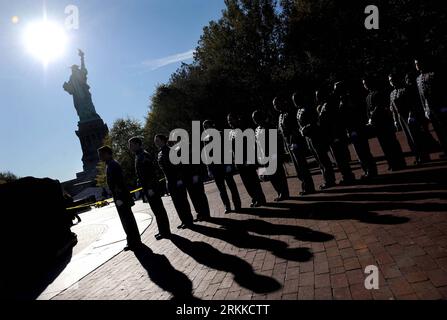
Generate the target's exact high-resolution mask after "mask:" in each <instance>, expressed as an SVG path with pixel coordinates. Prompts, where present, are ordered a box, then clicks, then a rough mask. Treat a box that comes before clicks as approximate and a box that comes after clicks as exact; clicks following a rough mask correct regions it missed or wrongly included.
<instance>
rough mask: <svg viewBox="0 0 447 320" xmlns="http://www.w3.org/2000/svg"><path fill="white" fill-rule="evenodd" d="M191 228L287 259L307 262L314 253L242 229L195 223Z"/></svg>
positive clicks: (237, 244)
mask: <svg viewBox="0 0 447 320" xmlns="http://www.w3.org/2000/svg"><path fill="white" fill-rule="evenodd" d="M191 230H193V231H195V232H198V233H201V234H203V235H204V236H207V237H211V238H216V239H220V240H222V241H225V242H228V243H230V244H232V245H233V246H235V247H238V248H244V249H262V250H267V251H270V252H271V253H272V254H274V255H275V256H277V257H278V258H282V259H286V260H291V261H299V262H305V261H309V260H310V259H311V258H312V253H311V252H310V250H309V249H308V248H289V247H288V244H287V243H285V242H284V241H280V240H275V239H270V238H266V237H260V236H255V235H251V234H249V233H248V232H247V231H246V230H242V229H231V230H227V229H222V228H212V227H208V226H204V225H194V226H193V227H191Z"/></svg>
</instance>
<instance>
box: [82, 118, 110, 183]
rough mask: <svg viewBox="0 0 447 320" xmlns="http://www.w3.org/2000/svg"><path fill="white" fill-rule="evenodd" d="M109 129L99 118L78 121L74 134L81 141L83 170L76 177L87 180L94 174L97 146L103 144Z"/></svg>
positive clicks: (96, 163)
mask: <svg viewBox="0 0 447 320" xmlns="http://www.w3.org/2000/svg"><path fill="white" fill-rule="evenodd" d="M108 132H109V129H108V127H107V125H106V124H105V123H104V121H103V120H102V119H101V118H98V119H94V120H90V121H86V122H78V130H77V131H76V135H77V136H78V138H79V141H80V142H81V148H82V163H83V168H84V171H83V172H81V173H78V174H77V177H78V179H80V180H88V179H90V178H91V177H93V179H94V178H95V176H96V166H97V165H98V162H99V158H98V152H97V150H98V148H99V147H101V146H102V145H103V142H104V138H105V137H106V136H107V134H108Z"/></svg>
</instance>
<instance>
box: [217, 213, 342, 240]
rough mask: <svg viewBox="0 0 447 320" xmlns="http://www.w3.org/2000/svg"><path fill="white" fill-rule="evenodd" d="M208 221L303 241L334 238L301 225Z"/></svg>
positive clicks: (221, 220)
mask: <svg viewBox="0 0 447 320" xmlns="http://www.w3.org/2000/svg"><path fill="white" fill-rule="evenodd" d="M209 222H211V223H214V224H217V225H220V226H223V227H225V228H226V229H228V230H241V231H245V232H246V231H251V232H255V233H257V234H262V235H288V236H292V237H294V238H295V239H297V240H300V241H303V242H326V241H330V240H332V239H334V236H333V235H331V234H328V233H324V232H320V231H314V230H312V229H309V228H305V227H301V226H292V225H285V224H274V223H270V222H267V221H263V220H257V219H248V220H236V219H228V218H211V219H210V220H209Z"/></svg>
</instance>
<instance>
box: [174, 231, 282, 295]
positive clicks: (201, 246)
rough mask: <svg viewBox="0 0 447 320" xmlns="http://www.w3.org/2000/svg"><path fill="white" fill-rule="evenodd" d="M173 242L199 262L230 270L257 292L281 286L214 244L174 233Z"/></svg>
mask: <svg viewBox="0 0 447 320" xmlns="http://www.w3.org/2000/svg"><path fill="white" fill-rule="evenodd" d="M171 240H172V243H173V244H174V245H175V246H177V248H179V249H180V250H181V251H183V252H184V253H185V254H187V255H189V256H191V257H192V258H193V259H194V260H196V261H197V262H198V263H200V264H203V265H205V266H207V267H209V268H212V269H216V270H221V271H225V272H230V273H232V274H233V275H234V281H236V282H237V283H238V284H239V285H240V286H241V287H244V288H246V289H249V290H251V291H253V292H255V293H269V292H273V291H276V290H279V289H280V288H281V284H280V283H279V282H278V281H276V280H275V279H273V278H270V277H267V276H263V275H259V274H256V273H255V272H254V271H253V268H252V266H251V265H250V264H249V263H248V262H246V261H245V260H242V259H241V258H238V257H236V256H233V255H230V254H226V253H222V252H220V251H219V250H217V249H216V248H214V247H213V246H211V245H209V244H207V243H205V242H199V241H190V240H188V239H186V238H182V237H180V236H178V235H172V237H171Z"/></svg>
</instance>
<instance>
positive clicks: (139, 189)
mask: <svg viewBox="0 0 447 320" xmlns="http://www.w3.org/2000/svg"><path fill="white" fill-rule="evenodd" d="M141 190H143V188H138V189H135V190H132V191H130V193H131V194H132V193H136V192H138V191H141ZM104 202H108V203H113V202H114V201H113V198H109V199H105V200H101V201H96V202H92V203H86V204H81V205H79V206H76V207H71V208H66V210H76V209H82V208H88V207H91V206H97V205H100V204H102V203H104Z"/></svg>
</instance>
